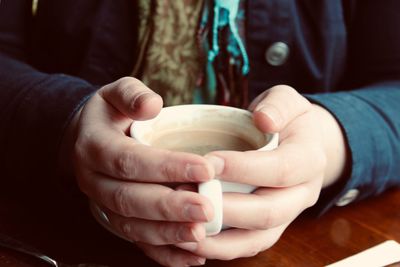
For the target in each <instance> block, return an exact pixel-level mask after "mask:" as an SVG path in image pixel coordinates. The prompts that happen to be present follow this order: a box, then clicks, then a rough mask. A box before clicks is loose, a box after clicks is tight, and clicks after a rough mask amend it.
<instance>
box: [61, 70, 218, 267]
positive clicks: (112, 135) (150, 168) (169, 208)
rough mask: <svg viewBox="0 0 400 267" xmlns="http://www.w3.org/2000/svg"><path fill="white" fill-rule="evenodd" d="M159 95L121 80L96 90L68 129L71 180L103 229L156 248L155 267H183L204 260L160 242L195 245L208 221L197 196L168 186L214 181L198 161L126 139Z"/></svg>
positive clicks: (153, 109)
mask: <svg viewBox="0 0 400 267" xmlns="http://www.w3.org/2000/svg"><path fill="white" fill-rule="evenodd" d="M161 107H162V99H161V97H160V96H158V95H157V94H155V93H154V92H152V91H151V90H150V89H148V88H147V87H146V86H145V85H143V84H142V83H141V82H140V81H138V80H136V79H133V78H122V79H120V80H118V81H116V82H114V83H111V84H108V85H106V86H104V87H103V88H101V89H100V90H99V91H98V92H96V93H95V94H94V95H93V96H92V97H91V99H90V100H89V101H88V102H87V104H86V105H85V106H84V107H83V109H82V110H81V112H80V113H79V114H77V115H76V117H75V118H74V120H73V122H72V123H71V125H70V130H69V131H68V132H69V133H70V134H71V133H73V134H74V135H76V138H73V140H74V143H75V144H74V147H73V153H72V154H73V156H72V157H73V159H72V161H73V164H74V166H75V175H76V177H77V181H78V184H79V186H80V188H81V190H82V191H83V192H84V193H85V194H86V195H87V196H88V197H89V198H90V199H91V200H93V201H95V202H96V203H97V204H98V205H99V206H100V207H101V208H102V209H103V210H104V212H105V213H106V215H107V216H108V218H109V221H110V224H111V227H112V228H113V229H114V230H115V231H116V232H117V233H119V234H120V235H122V236H123V237H125V238H126V239H128V240H132V241H135V242H137V244H138V245H139V246H140V247H142V248H144V249H145V252H146V253H147V254H149V255H150V256H152V254H151V252H148V250H147V249H146V248H147V247H149V246H157V247H158V248H159V250H158V251H157V252H158V254H157V257H155V256H153V258H155V259H156V260H157V261H158V262H159V263H161V264H163V265H173V266H187V265H198V264H202V263H204V261H205V259H204V258H203V257H199V256H197V255H194V254H192V253H188V252H186V251H183V250H179V251H178V249H176V248H171V247H169V246H167V245H168V244H175V243H178V242H188V241H194V242H197V241H200V240H201V239H203V238H204V237H205V229H204V226H203V222H206V221H208V220H209V219H211V218H212V216H213V210H212V206H211V203H210V202H209V201H208V199H206V198H205V197H203V196H201V195H199V194H197V193H194V192H188V191H177V190H174V189H172V188H171V187H169V186H167V185H168V183H175V182H184V183H192V182H195V183H198V182H202V181H206V180H208V179H210V178H211V177H214V170H213V168H212V166H211V164H210V163H208V162H207V161H206V160H205V159H204V158H203V157H201V156H197V155H193V154H187V153H180V152H168V151H165V150H159V149H155V148H151V147H148V146H145V145H141V144H138V143H136V142H135V140H134V139H132V138H130V137H128V136H127V135H128V132H129V128H130V125H131V124H132V123H134V120H146V119H150V118H152V117H154V116H156V115H157V114H158V113H159V111H160V109H161Z"/></svg>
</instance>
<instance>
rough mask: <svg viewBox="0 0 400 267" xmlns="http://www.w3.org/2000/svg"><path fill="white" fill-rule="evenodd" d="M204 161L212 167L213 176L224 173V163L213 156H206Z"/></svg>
mask: <svg viewBox="0 0 400 267" xmlns="http://www.w3.org/2000/svg"><path fill="white" fill-rule="evenodd" d="M205 158H206V160H207V161H208V162H209V163H210V164H211V165H212V166H213V167H214V171H215V175H220V174H222V172H223V171H224V167H225V161H224V160H223V159H222V158H220V157H217V156H214V155H206V156H205Z"/></svg>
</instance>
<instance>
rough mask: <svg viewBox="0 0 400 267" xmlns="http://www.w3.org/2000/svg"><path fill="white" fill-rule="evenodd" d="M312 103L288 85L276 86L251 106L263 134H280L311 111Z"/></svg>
mask: <svg viewBox="0 0 400 267" xmlns="http://www.w3.org/2000/svg"><path fill="white" fill-rule="evenodd" d="M311 107H312V105H311V103H310V102H309V101H308V100H307V99H306V98H304V97H303V96H302V95H300V94H299V93H298V92H297V91H296V90H295V89H293V88H292V87H290V86H287V85H277V86H274V87H272V88H270V89H268V90H267V91H265V92H264V93H262V94H261V95H259V96H258V97H257V98H256V99H254V101H253V102H252V103H251V104H250V107H249V109H250V111H253V120H254V123H255V125H256V126H257V127H258V128H259V129H260V130H261V131H263V132H267V133H274V132H279V131H281V130H282V129H284V128H285V127H286V125H288V124H289V123H290V122H291V121H292V120H293V119H295V118H296V117H298V116H300V115H302V114H303V113H305V112H307V111H308V110H310V109H311Z"/></svg>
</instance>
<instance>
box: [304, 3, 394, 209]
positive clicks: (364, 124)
mask: <svg viewBox="0 0 400 267" xmlns="http://www.w3.org/2000/svg"><path fill="white" fill-rule="evenodd" d="M353 3H354V5H353V8H354V9H353V10H352V11H351V13H352V15H351V17H350V18H349V26H348V29H349V32H348V34H349V36H348V38H349V49H348V59H349V62H348V66H349V67H348V69H347V71H346V75H347V80H348V81H349V82H347V84H346V85H345V86H346V88H345V90H346V91H341V92H337V93H326V94H315V95H308V96H307V97H308V98H309V99H310V100H311V101H313V102H316V103H318V104H320V105H322V106H324V107H325V108H326V109H328V110H329V111H330V112H331V113H332V114H333V115H334V116H335V117H336V118H337V120H338V121H339V123H340V124H341V126H342V129H343V131H344V133H345V136H346V138H347V141H348V146H349V152H350V155H351V163H350V164H349V165H350V166H349V171H348V173H347V177H344V178H345V179H343V180H342V182H341V183H339V186H338V187H336V189H335V190H334V193H333V194H332V195H329V196H328V194H325V195H324V193H327V192H328V191H329V189H328V190H324V191H323V193H322V194H321V201H320V203H319V205H317V208H319V211H320V212H324V211H326V210H327V209H329V208H330V207H332V206H333V205H335V204H337V205H339V206H340V205H346V203H349V202H351V201H352V200H361V199H363V198H366V197H369V196H373V195H377V194H380V193H382V192H383V191H385V190H387V189H388V188H390V187H393V186H399V185H400V164H399V163H400V32H399V30H398V29H399V28H400V16H398V12H397V11H396V10H398V9H399V8H400V4H399V2H398V1H395V0H390V1H387V2H385V3H384V4H383V3H378V2H376V1H372V0H367V1H353ZM358 3H360V4H358ZM347 90H348V91H347ZM328 164H329V163H328ZM346 178H347V179H346ZM330 192H332V191H330Z"/></svg>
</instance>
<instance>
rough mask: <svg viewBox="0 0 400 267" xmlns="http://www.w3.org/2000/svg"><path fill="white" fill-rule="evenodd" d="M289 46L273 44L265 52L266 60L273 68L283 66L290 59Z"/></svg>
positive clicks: (280, 43) (278, 43)
mask: <svg viewBox="0 0 400 267" xmlns="http://www.w3.org/2000/svg"><path fill="white" fill-rule="evenodd" d="M289 52H290V49H289V46H288V45H287V44H285V43H283V42H276V43H273V44H272V45H271V46H270V47H269V48H268V49H267V52H265V59H266V60H267V62H268V63H269V64H270V65H272V66H281V65H283V64H284V63H285V62H286V60H287V58H288V57H289Z"/></svg>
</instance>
